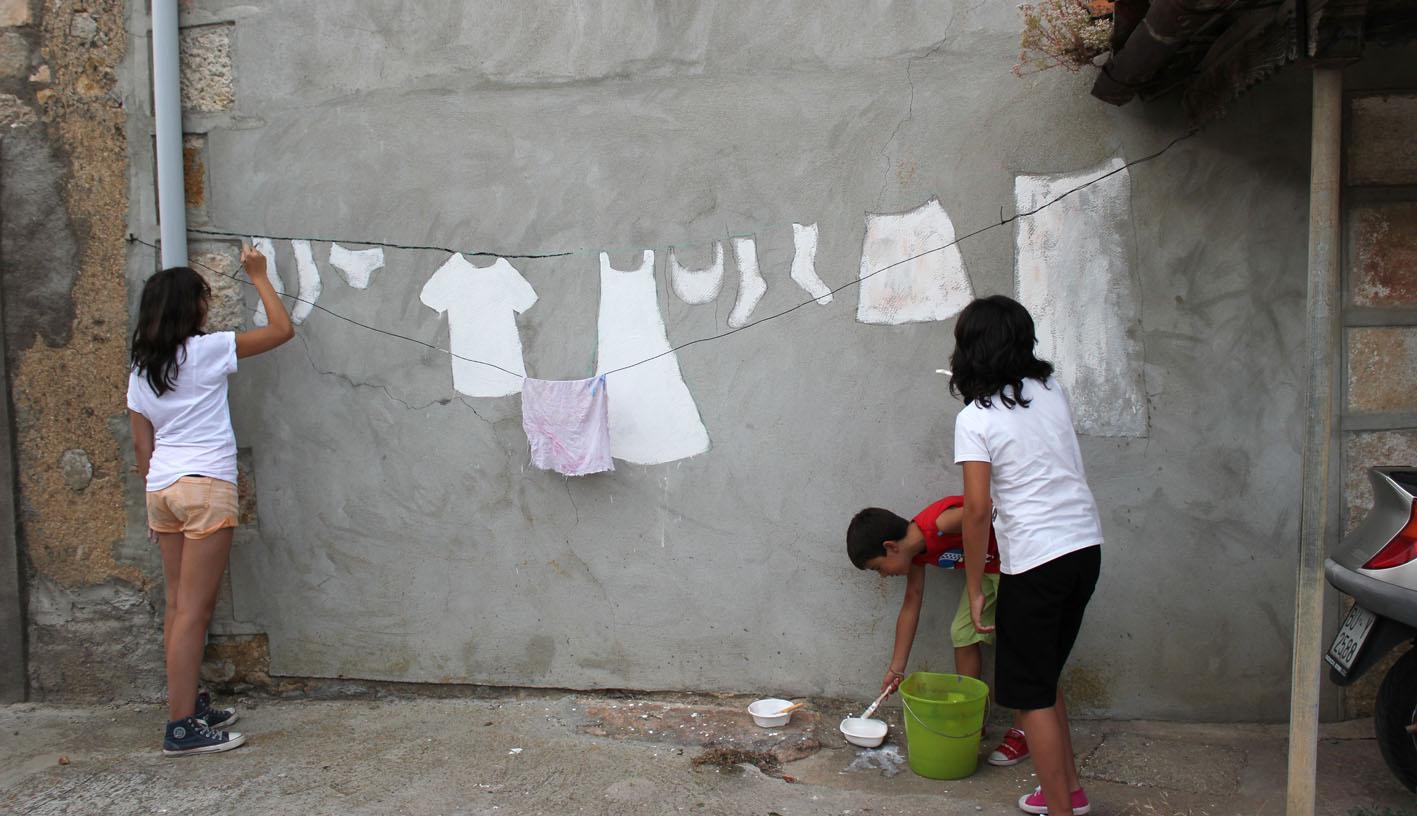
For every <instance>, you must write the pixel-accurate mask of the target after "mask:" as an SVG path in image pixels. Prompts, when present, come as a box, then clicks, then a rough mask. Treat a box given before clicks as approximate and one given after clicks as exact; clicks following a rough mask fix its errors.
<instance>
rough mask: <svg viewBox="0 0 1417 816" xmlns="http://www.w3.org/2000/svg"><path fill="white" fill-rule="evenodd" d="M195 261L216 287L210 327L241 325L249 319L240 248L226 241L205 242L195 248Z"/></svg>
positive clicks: (221, 328) (195, 266) (222, 328)
mask: <svg viewBox="0 0 1417 816" xmlns="http://www.w3.org/2000/svg"><path fill="white" fill-rule="evenodd" d="M191 265H192V268H193V269H195V270H197V272H198V274H200V275H201V276H202V277H203V278H206V281H207V285H209V286H211V288H212V302H211V309H210V311H209V312H208V313H207V326H206V328H207V331H235V330H238V329H240V328H241V327H242V326H243V325H244V324H245V322H246V301H245V299H244V298H245V293H244V292H243V291H242V289H243V286H242V283H241V281H240V277H241V276H242V275H243V273H242V272H241V255H240V251H239V250H238V249H237V248H236V247H234V246H228V245H225V244H201V245H200V246H199V247H194V248H193V250H192V254H191Z"/></svg>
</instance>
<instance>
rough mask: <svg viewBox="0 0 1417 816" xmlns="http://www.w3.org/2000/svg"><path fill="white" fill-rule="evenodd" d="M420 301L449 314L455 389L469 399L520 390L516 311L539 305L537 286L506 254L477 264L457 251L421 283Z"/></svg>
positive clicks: (521, 370) (521, 374) (523, 368)
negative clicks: (457, 253)
mask: <svg viewBox="0 0 1417 816" xmlns="http://www.w3.org/2000/svg"><path fill="white" fill-rule="evenodd" d="M420 299H422V301H423V304H424V305H425V306H428V307H429V308H432V309H436V310H437V311H438V312H439V313H440V314H441V313H443V312H447V313H448V335H449V343H450V345H451V346H452V350H453V353H454V354H457V355H458V356H457V357H454V358H453V389H454V390H456V391H457V392H458V393H459V394H467V395H468V396H470V397H505V396H507V395H509V394H520V393H521V391H522V380H523V379H524V378H525V377H526V365H525V363H523V362H522V338H521V334H520V332H519V330H518V329H517V315H518V314H519V313H521V312H525V311H526V310H527V309H530V308H531V307H532V306H533V305H534V304H535V303H536V290H534V289H532V288H531V284H529V283H527V282H526V279H525V278H523V277H522V276H521V273H520V272H518V271H517V270H516V267H514V266H512V265H511V264H510V263H508V262H507V259H506V258H498V259H497V261H496V263H494V264H492V265H491V266H485V267H484V266H474V265H473V264H472V263H471V262H470V261H468V259H467V258H464V257H463V256H462V255H454V256H453V257H451V258H449V259H448V261H447V263H444V264H443V265H442V266H440V267H439V268H438V271H437V272H434V273H433V277H431V278H429V279H428V282H427V283H426V284H424V285H423V292H422V294H421V295H420ZM463 358H466V359H463ZM473 360H482V361H484V362H488V363H493V364H494V365H497V366H500V368H493V367H492V366H490V365H482V364H481V363H475V362H472V361H473ZM502 369H505V370H502ZM509 372H510V373H509Z"/></svg>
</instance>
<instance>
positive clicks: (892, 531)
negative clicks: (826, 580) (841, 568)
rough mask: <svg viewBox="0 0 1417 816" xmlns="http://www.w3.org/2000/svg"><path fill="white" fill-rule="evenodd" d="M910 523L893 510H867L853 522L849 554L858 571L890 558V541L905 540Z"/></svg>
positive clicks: (847, 539) (870, 508)
mask: <svg viewBox="0 0 1417 816" xmlns="http://www.w3.org/2000/svg"><path fill="white" fill-rule="evenodd" d="M909 529H910V522H908V521H906V520H905V519H903V518H901V517H900V516H897V515H896V514H895V513H892V512H891V511H889V510H882V509H881V508H879V507H867V508H866V509H865V510H862V511H861V512H860V513H857V514H856V516H855V517H854V518H852V519H851V524H850V525H848V526H847V528H846V554H847V555H848V556H850V558H851V563H853V564H855V565H856V568H857V569H860V570H863V569H866V562H867V561H870V560H871V559H872V558H880V557H881V556H883V555H885V554H886V547H885V543H886V542H887V541H899V540H901V539H902V538H905V533H906V531H907V530H909Z"/></svg>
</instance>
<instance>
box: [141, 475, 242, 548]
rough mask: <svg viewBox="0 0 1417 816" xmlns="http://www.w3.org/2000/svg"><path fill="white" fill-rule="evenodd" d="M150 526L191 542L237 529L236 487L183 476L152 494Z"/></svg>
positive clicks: (196, 477)
mask: <svg viewBox="0 0 1417 816" xmlns="http://www.w3.org/2000/svg"><path fill="white" fill-rule="evenodd" d="M148 526H149V527H151V528H152V529H153V530H154V531H156V532H159V533H181V534H182V535H184V536H186V537H187V538H206V537H207V536H209V535H211V534H212V533H215V532H216V531H218V530H224V529H226V528H227V527H235V526H236V485H234V484H232V483H231V482H228V481H226V480H225V479H213V478H211V477H210V476H183V477H182V478H180V479H178V480H177V481H175V482H173V483H172V484H171V485H168V486H167V487H164V488H163V489H161V490H154V491H152V492H150V493H148Z"/></svg>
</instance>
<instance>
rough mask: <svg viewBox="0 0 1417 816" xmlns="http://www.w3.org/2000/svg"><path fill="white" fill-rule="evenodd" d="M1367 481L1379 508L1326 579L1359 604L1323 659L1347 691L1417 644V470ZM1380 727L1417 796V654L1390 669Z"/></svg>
mask: <svg viewBox="0 0 1417 816" xmlns="http://www.w3.org/2000/svg"><path fill="white" fill-rule="evenodd" d="M1368 478H1369V480H1370V481H1371V482H1372V483H1373V509H1372V510H1370V511H1368V515H1367V516H1366V517H1364V519H1363V522H1362V523H1361V524H1360V525H1358V528H1357V529H1355V530H1354V531H1353V532H1352V533H1350V534H1349V535H1348V536H1346V537H1345V538H1344V539H1343V543H1342V544H1341V545H1340V546H1339V548H1338V552H1337V553H1336V554H1335V555H1334V557H1332V558H1330V559H1328V560H1327V561H1325V562H1324V574H1325V575H1326V576H1327V577H1328V582H1329V583H1330V584H1332V585H1333V586H1334V587H1335V588H1336V589H1338V590H1339V591H1341V592H1343V593H1346V594H1348V595H1351V596H1352V597H1353V600H1354V604H1353V607H1352V608H1351V609H1349V611H1348V615H1347V616H1346V617H1345V618H1344V620H1343V624H1342V625H1341V626H1340V627H1339V629H1338V634H1337V636H1335V637H1334V639H1333V644H1332V645H1331V646H1330V647H1329V650H1328V655H1327V656H1326V658H1325V659H1326V660H1327V661H1328V664H1329V666H1330V668H1331V669H1332V671H1331V673H1330V674H1331V676H1332V678H1333V680H1334V682H1335V683H1337V684H1339V685H1341V686H1346V685H1348V684H1349V683H1352V682H1353V681H1354V680H1357V679H1358V678H1359V677H1361V676H1363V674H1364V673H1365V672H1367V671H1368V670H1369V669H1371V668H1372V667H1373V666H1374V665H1376V664H1377V663H1378V662H1379V661H1380V660H1382V659H1383V657H1385V656H1386V655H1387V654H1388V653H1389V652H1391V651H1392V650H1393V649H1394V648H1396V647H1398V646H1401V645H1404V644H1412V643H1413V642H1414V641H1417V468H1410V467H1375V468H1369V470H1368ZM1374 723H1375V728H1376V730H1377V736H1378V748H1379V750H1381V751H1382V755H1383V759H1384V760H1386V762H1387V764H1388V767H1389V768H1391V769H1392V772H1393V773H1394V774H1395V775H1396V776H1397V778H1398V780H1399V781H1400V782H1402V784H1403V785H1405V786H1406V787H1407V789H1408V790H1412V791H1417V649H1409V650H1408V651H1407V653H1406V654H1404V655H1403V656H1402V657H1401V658H1399V659H1398V661H1397V662H1396V663H1394V664H1393V666H1392V668H1390V669H1388V673H1387V676H1386V677H1384V678H1383V682H1382V686H1381V687H1380V688H1379V689H1378V699H1377V706H1376V709H1375V711H1374Z"/></svg>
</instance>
